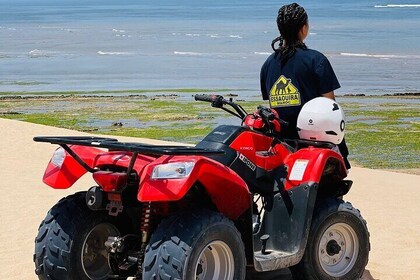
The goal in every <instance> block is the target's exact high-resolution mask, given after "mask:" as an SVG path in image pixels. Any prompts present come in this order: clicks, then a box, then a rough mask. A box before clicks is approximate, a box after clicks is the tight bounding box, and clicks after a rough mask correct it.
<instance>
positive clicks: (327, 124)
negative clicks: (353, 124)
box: [297, 97, 346, 144]
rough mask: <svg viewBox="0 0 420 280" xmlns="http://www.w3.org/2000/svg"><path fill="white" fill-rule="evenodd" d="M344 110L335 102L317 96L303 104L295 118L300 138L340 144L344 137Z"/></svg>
mask: <svg viewBox="0 0 420 280" xmlns="http://www.w3.org/2000/svg"><path fill="white" fill-rule="evenodd" d="M345 126H346V123H345V121H344V112H343V110H342V109H341V107H340V105H338V103H337V102H335V101H334V100H332V99H330V98H326V97H317V98H314V99H312V100H310V101H309V102H307V103H305V105H303V107H302V110H301V111H300V113H299V116H298V119H297V131H298V133H299V137H300V139H305V140H313V141H324V142H331V143H334V144H340V143H341V141H342V140H343V138H344V128H345Z"/></svg>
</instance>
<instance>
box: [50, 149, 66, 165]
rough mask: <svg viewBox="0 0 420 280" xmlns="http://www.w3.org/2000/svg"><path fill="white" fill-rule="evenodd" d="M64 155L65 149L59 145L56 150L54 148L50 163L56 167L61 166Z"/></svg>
mask: <svg viewBox="0 0 420 280" xmlns="http://www.w3.org/2000/svg"><path fill="white" fill-rule="evenodd" d="M65 157H66V151H64V149H63V148H62V147H60V148H58V149H57V150H55V152H54V154H53V156H52V158H51V163H52V164H54V165H55V166H57V167H61V166H62V165H63V162H64V158H65Z"/></svg>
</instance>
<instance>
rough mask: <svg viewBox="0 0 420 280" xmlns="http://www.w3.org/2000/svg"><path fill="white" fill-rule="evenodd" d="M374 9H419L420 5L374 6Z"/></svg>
mask: <svg viewBox="0 0 420 280" xmlns="http://www.w3.org/2000/svg"><path fill="white" fill-rule="evenodd" d="M374 7H375V8H420V4H388V5H375V6H374Z"/></svg>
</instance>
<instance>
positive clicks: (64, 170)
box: [43, 146, 103, 189]
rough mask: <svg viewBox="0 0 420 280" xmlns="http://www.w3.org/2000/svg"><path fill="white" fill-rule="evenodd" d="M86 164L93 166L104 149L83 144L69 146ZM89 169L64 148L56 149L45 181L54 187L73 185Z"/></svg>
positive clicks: (48, 166)
mask: <svg viewBox="0 0 420 280" xmlns="http://www.w3.org/2000/svg"><path fill="white" fill-rule="evenodd" d="M69 147H70V148H71V149H72V150H73V152H75V153H76V154H77V155H78V156H79V157H80V158H81V159H82V160H83V161H84V162H86V164H87V165H88V166H90V167H93V165H94V161H95V158H96V157H97V156H98V155H99V154H100V153H103V151H102V150H100V149H97V148H91V147H83V146H69ZM86 172H87V170H86V169H85V168H83V167H82V166H81V165H80V164H79V163H78V162H77V161H76V160H75V159H74V158H73V157H72V156H71V155H70V154H68V153H67V152H66V151H65V150H64V149H63V148H61V147H60V148H58V149H57V150H55V152H54V154H53V156H52V158H51V160H50V162H49V163H48V165H47V168H46V170H45V173H44V177H43V182H44V183H45V184H47V185H48V186H50V187H52V188H54V189H67V188H69V187H71V186H72V185H73V184H74V183H75V182H76V181H77V180H78V179H79V178H80V177H82V176H83V175H84V174H85V173H86Z"/></svg>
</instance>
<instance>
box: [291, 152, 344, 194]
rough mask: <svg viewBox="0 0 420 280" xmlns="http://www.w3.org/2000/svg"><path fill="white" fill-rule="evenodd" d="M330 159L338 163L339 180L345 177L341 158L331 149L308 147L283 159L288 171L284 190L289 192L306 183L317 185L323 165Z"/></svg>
mask: <svg viewBox="0 0 420 280" xmlns="http://www.w3.org/2000/svg"><path fill="white" fill-rule="evenodd" d="M330 159H334V160H336V161H337V162H338V163H339V173H338V174H337V175H338V176H339V177H340V179H344V178H345V177H347V169H346V166H345V164H344V161H343V157H342V156H341V155H340V154H339V153H337V152H335V151H333V150H331V149H323V148H315V147H309V148H305V149H301V150H299V151H297V152H296V153H293V154H290V155H288V156H287V157H286V159H285V165H286V167H287V170H288V175H287V179H286V182H285V188H286V189H287V190H289V189H292V188H294V187H296V186H299V185H301V184H303V183H307V182H313V183H317V184H318V183H319V182H320V180H321V177H322V173H323V172H324V168H325V165H326V163H327V161H328V160H330Z"/></svg>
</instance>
